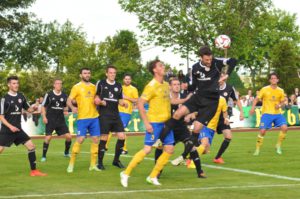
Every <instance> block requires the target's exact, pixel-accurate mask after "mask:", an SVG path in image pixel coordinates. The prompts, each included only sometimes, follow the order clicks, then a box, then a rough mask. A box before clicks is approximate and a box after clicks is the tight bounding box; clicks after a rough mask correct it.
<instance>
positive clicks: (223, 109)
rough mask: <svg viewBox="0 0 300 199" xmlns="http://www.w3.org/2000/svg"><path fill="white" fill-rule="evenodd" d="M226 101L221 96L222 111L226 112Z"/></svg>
mask: <svg viewBox="0 0 300 199" xmlns="http://www.w3.org/2000/svg"><path fill="white" fill-rule="evenodd" d="M227 108H228V107H227V103H226V100H225V99H224V98H223V100H222V112H226V111H227Z"/></svg>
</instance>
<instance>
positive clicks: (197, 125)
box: [155, 46, 236, 146]
mask: <svg viewBox="0 0 300 199" xmlns="http://www.w3.org/2000/svg"><path fill="white" fill-rule="evenodd" d="M199 55H200V61H199V62H198V63H196V64H194V65H193V68H192V74H193V80H192V85H190V86H189V90H194V91H195V94H194V95H193V96H192V97H191V98H190V99H189V100H188V101H186V102H185V103H184V104H183V105H182V106H180V107H179V109H177V111H176V112H175V113H174V114H173V117H172V118H171V119H170V120H168V121H167V122H166V124H165V128H164V130H163V132H162V135H161V138H162V139H163V138H164V137H165V136H166V134H167V133H168V132H169V131H170V129H173V127H174V126H175V124H176V123H177V122H178V120H179V119H180V118H182V117H183V116H185V115H187V114H189V113H193V112H198V113H199V114H198V116H197V118H196V121H195V122H194V130H193V133H192V139H193V144H194V145H197V143H198V136H199V132H200V131H201V129H202V128H203V126H204V125H207V124H208V122H209V121H210V120H211V119H212V118H213V116H214V115H215V113H216V110H217V106H218V101H219V92H218V90H219V83H218V82H219V80H222V79H226V78H227V77H228V75H226V76H224V77H222V78H221V79H220V75H221V71H222V68H224V67H225V66H226V65H228V72H227V73H228V74H230V73H231V72H232V70H233V69H234V67H235V65H236V60H235V59H234V58H229V59H216V58H213V55H212V51H211V50H210V48H209V47H207V46H203V47H201V48H200V50H199ZM157 145H159V141H158V142H156V143H155V146H157Z"/></svg>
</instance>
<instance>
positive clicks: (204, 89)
mask: <svg viewBox="0 0 300 199" xmlns="http://www.w3.org/2000/svg"><path fill="white" fill-rule="evenodd" d="M225 64H228V66H229V67H228V74H230V73H231V72H232V70H233V69H234V67H235V65H236V60H235V59H233V58H230V59H216V58H213V60H212V64H211V67H209V68H208V67H206V66H204V65H202V63H201V62H198V63H196V64H194V65H193V68H192V78H193V80H192V85H190V86H189V90H191V91H196V93H195V94H196V95H198V96H203V97H208V98H215V99H219V83H218V81H219V79H220V75H221V72H222V68H223V67H224V66H225Z"/></svg>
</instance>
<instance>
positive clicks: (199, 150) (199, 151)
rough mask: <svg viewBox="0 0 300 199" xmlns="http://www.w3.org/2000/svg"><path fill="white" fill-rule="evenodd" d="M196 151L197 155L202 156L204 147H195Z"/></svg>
mask: <svg viewBox="0 0 300 199" xmlns="http://www.w3.org/2000/svg"><path fill="white" fill-rule="evenodd" d="M197 151H198V154H199V155H202V154H204V152H205V147H204V146H203V145H200V146H198V147H197Z"/></svg>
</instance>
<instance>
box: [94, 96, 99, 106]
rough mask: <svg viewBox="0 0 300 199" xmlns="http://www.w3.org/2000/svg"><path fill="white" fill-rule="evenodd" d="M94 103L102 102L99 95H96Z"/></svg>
mask: <svg viewBox="0 0 300 199" xmlns="http://www.w3.org/2000/svg"><path fill="white" fill-rule="evenodd" d="M94 103H95V104H96V105H97V106H98V105H100V104H101V99H100V98H99V97H95V99H94Z"/></svg>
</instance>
